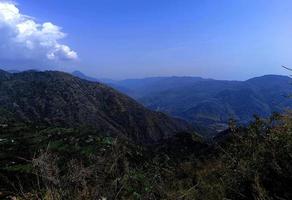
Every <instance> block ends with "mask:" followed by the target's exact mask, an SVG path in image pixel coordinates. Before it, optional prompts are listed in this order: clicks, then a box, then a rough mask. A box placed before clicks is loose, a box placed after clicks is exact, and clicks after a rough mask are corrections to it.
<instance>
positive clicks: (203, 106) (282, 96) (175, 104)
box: [83, 75, 292, 135]
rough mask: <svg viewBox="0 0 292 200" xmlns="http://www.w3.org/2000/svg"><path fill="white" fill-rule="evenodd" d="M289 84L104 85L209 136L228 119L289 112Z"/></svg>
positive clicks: (279, 80) (274, 78)
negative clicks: (187, 123) (177, 118)
mask: <svg viewBox="0 0 292 200" xmlns="http://www.w3.org/2000/svg"><path fill="white" fill-rule="evenodd" d="M83 78H84V77H83ZM291 80H292V79H291V78H290V77H288V76H280V75H265V76H261V77H256V78H252V79H249V80H246V81H225V80H214V79H204V78H201V77H150V78H144V79H126V80H121V81H115V82H113V81H110V82H107V84H108V85H110V86H111V87H113V88H115V89H117V90H119V91H120V92H122V93H124V94H127V95H129V96H130V97H132V98H134V99H136V100H137V101H138V102H140V103H142V104H143V105H144V106H146V107H147V108H150V109H152V110H155V111H160V112H164V113H167V114H169V115H171V116H174V117H179V118H182V119H184V120H186V121H188V122H190V123H191V124H193V126H194V127H196V128H197V130H198V131H200V130H201V132H202V133H201V134H205V135H208V134H211V135H213V134H215V133H217V132H220V131H222V130H224V129H226V127H227V124H228V121H229V119H234V120H237V121H238V122H240V123H242V124H247V123H248V122H250V121H251V120H252V119H253V116H254V115H257V116H260V117H267V116H269V115H270V114H272V113H273V112H283V111H285V110H286V109H289V108H291V106H292V100H291V98H289V96H290V95H291V94H292V86H291ZM105 82H106V81H105Z"/></svg>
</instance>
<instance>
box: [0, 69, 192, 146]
mask: <svg viewBox="0 0 292 200" xmlns="http://www.w3.org/2000/svg"><path fill="white" fill-rule="evenodd" d="M0 120H1V121H0V123H1V124H6V123H9V122H25V123H38V124H42V125H53V126H65V127H79V128H80V127H91V128H94V129H95V130H96V131H98V132H99V133H100V134H102V135H105V136H119V137H126V138H131V139H132V140H134V141H137V142H143V143H148V142H154V141H157V140H160V139H163V138H167V137H169V136H170V135H173V134H175V133H177V132H183V131H189V130H190V128H189V126H188V125H187V123H185V122H183V121H181V120H176V119H173V118H170V117H168V116H166V115H165V114H162V113H158V112H152V111H149V110H147V109H146V108H144V107H143V106H141V105H140V104H138V103H136V102H135V101H134V100H132V99H131V98H129V97H127V96H125V95H122V94H121V93H119V92H117V91H115V90H114V89H111V88H109V87H107V86H105V85H103V84H100V83H93V82H89V81H86V80H81V79H79V78H76V77H73V76H72V75H69V74H66V73H62V72H53V71H47V72H36V71H26V72H21V73H14V74H12V73H8V72H5V71H0Z"/></svg>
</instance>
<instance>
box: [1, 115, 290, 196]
mask: <svg viewBox="0 0 292 200" xmlns="http://www.w3.org/2000/svg"><path fill="white" fill-rule="evenodd" d="M291 121H292V117H291V116H290V115H287V116H282V117H280V116H273V117H271V118H270V119H268V120H260V119H256V120H255V121H254V122H253V123H252V124H250V125H249V126H248V127H246V128H244V127H238V126H236V124H230V129H229V131H228V132H225V133H224V134H222V136H220V137H217V138H216V140H217V141H218V142H217V143H215V144H212V145H207V144H205V143H203V142H202V141H200V138H198V137H197V136H196V135H191V134H188V133H184V134H178V135H174V136H173V137H171V138H168V139H164V140H161V141H160V142H159V143H157V144H153V145H146V146H145V145H139V144H136V143H133V142H131V141H130V140H127V139H123V138H120V139H119V138H115V137H104V136H101V135H99V134H97V133H96V132H95V131H93V130H90V129H87V130H86V129H84V128H83V129H77V128H60V127H59V128H55V127H50V126H39V125H38V126H34V125H32V124H30V125H26V124H10V125H8V126H1V127H0V138H1V140H0V152H1V153H0V179H1V181H0V199H17V200H26V199H29V200H39V199H44V200H82V199H109V200H114V199H122V200H126V199H133V200H135V199H136V200H139V199H145V200H149V199H167V200H178V199H181V200H194V199H195V200H196V199H198V200H218V199H237V200H259V199H263V200H279V199H281V200H282V199H285V200H289V199H291V198H292V192H291V185H292V163H291V162H292V157H291V155H292V123H291Z"/></svg>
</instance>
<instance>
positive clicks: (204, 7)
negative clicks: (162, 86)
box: [0, 0, 292, 80]
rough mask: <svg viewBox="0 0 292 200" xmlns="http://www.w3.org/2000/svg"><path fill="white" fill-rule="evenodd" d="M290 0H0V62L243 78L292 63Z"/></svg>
mask: <svg viewBox="0 0 292 200" xmlns="http://www.w3.org/2000/svg"><path fill="white" fill-rule="evenodd" d="M291 10H292V0H217V1H214V0H122V1H121V0H74V1H72V0H70V1H69V0H62V1H60V0H43V1H39V0H16V1H3V0H0V68H3V69H6V70H8V69H9V70H12V69H13V70H24V69H39V70H47V69H48V70H62V71H68V72H72V71H74V70H79V71H81V72H83V73H85V74H87V75H89V76H94V77H98V78H111V79H126V78H142V77H150V76H202V77H205V78H215V79H229V80H231V79H232V80H244V79H248V78H251V77H254V76H261V75H264V74H287V71H285V70H284V69H283V68H281V65H286V66H288V67H289V66H291V67H292V12H291Z"/></svg>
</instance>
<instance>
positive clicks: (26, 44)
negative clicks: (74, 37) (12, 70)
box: [0, 1, 78, 65]
mask: <svg viewBox="0 0 292 200" xmlns="http://www.w3.org/2000/svg"><path fill="white" fill-rule="evenodd" d="M64 37H66V34H65V33H63V32H62V31H61V28H60V27H58V26H56V25H54V24H53V23H51V22H45V23H42V24H40V23H37V22H36V20H35V19H33V18H32V17H29V16H27V15H24V14H22V13H21V12H20V10H19V9H18V7H17V5H16V4H15V3H11V2H3V1H0V65H2V64H3V63H5V64H6V63H10V64H11V63H14V64H21V62H23V63H30V62H31V63H38V64H52V63H57V62H64V61H70V60H76V59H77V58H78V55H77V53H76V52H75V51H73V50H71V48H70V47H69V46H67V45H64V44H61V43H60V40H61V39H63V38H64ZM1 61H2V63H1Z"/></svg>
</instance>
